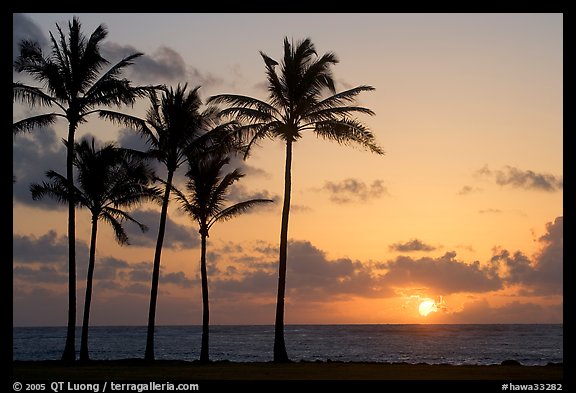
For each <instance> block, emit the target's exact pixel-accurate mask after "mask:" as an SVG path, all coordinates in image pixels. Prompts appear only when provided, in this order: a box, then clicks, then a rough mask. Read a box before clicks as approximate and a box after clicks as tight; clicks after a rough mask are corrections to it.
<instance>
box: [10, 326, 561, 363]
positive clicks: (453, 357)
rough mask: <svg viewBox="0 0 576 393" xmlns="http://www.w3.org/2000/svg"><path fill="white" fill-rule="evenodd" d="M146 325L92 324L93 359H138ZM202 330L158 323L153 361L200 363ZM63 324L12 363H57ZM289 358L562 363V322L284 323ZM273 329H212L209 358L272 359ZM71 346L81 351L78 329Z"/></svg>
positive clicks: (16, 340) (29, 339)
mask: <svg viewBox="0 0 576 393" xmlns="http://www.w3.org/2000/svg"><path fill="white" fill-rule="evenodd" d="M146 330H147V328H146V326H109V327H105V326H93V327H91V328H90V336H89V351H90V357H91V359H94V360H109V359H130V358H140V359H141V358H143V357H144V351H145V346H146ZM201 336H202V328H201V326H157V327H156V333H155V346H154V347H155V355H156V359H174V360H188V361H193V360H198V359H199V357H200V344H201ZM65 340H66V328H65V327H14V328H13V345H12V349H13V359H14V360H57V359H60V357H61V355H62V352H63V350H64V344H65ZM285 341H286V349H287V351H288V356H289V357H290V359H291V360H294V361H300V360H304V361H343V362H390V363H399V362H402V363H411V364H416V363H428V364H454V365H458V364H471V365H474V364H499V363H501V362H502V361H504V360H510V359H513V360H517V361H518V362H520V363H521V364H524V365H546V364H548V363H562V362H563V325H562V324H459V325H454V324H446V325H438V324H383V325H378V324H373V325H372V324H371V325H286V326H285ZM273 345H274V327H273V326H266V325H255V326H245V325H242V326H232V325H220V326H211V327H210V359H211V360H215V361H218V360H229V361H232V362H267V361H272V360H273ZM76 346H77V349H78V350H79V346H80V328H78V330H77V335H76Z"/></svg>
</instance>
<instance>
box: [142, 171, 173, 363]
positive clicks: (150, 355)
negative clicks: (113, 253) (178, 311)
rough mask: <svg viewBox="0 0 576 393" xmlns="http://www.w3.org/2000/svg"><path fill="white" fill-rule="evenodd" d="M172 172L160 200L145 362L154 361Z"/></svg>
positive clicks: (169, 172)
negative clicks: (159, 286) (157, 303)
mask: <svg viewBox="0 0 576 393" xmlns="http://www.w3.org/2000/svg"><path fill="white" fill-rule="evenodd" d="M173 176H174V171H171V170H168V177H167V179H166V190H165V191H164V198H163V200H162V212H161V213H160V226H159V228H158V240H157V241H156V252H155V253H154V267H153V271H152V288H151V289H150V309H149V313H148V333H147V336H146V352H145V354H144V359H145V360H154V328H155V323H156V322H155V321H156V300H157V299H158V281H159V279H160V257H161V255H162V244H163V243H164V232H165V231H166V217H167V216H168V202H170V190H171V189H172V177H173Z"/></svg>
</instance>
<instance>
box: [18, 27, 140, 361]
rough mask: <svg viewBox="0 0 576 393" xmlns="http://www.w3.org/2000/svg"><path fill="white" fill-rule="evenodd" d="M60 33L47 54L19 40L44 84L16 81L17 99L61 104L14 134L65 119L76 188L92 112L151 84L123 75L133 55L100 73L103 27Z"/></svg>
mask: <svg viewBox="0 0 576 393" xmlns="http://www.w3.org/2000/svg"><path fill="white" fill-rule="evenodd" d="M56 28H57V30H58V36H57V37H54V35H53V34H52V33H50V42H51V46H52V50H51V52H50V54H48V55H46V56H45V55H44V53H43V52H42V49H41V47H40V44H39V43H38V42H34V41H29V40H25V41H22V42H21V43H20V55H19V56H18V58H17V59H16V61H15V62H14V69H15V70H16V71H17V72H25V73H27V74H29V75H30V76H31V77H32V78H33V79H34V80H36V81H38V82H41V83H42V86H41V87H36V86H30V85H26V84H23V83H20V82H14V83H13V100H14V101H20V102H25V103H28V104H29V105H30V106H31V107H35V106H42V107H56V108H57V109H56V111H55V112H51V113H45V114H40V115H36V116H32V117H29V118H26V119H23V120H20V121H18V122H16V123H14V125H13V127H12V129H13V133H14V134H18V133H21V132H24V131H31V130H32V129H34V128H37V127H43V126H47V125H50V124H53V123H54V122H56V120H57V119H58V118H64V119H66V121H67V122H68V137H67V139H66V140H67V142H68V144H67V152H66V179H68V187H69V188H70V189H73V188H74V180H73V179H74V176H73V164H72V161H73V157H74V134H75V132H76V129H77V128H78V125H79V124H81V123H83V122H86V121H87V116H88V115H90V114H92V113H98V112H99V108H100V107H109V106H117V107H121V106H122V105H133V104H134V102H135V100H136V98H137V97H139V96H143V95H145V94H148V93H147V92H148V91H149V90H150V87H134V86H132V85H131V84H130V81H128V80H126V79H119V78H118V77H119V75H120V73H121V72H122V70H123V69H124V68H125V67H127V66H129V65H131V64H132V60H134V59H136V58H137V57H139V56H141V55H142V54H141V53H134V54H132V55H130V56H127V57H125V58H123V59H122V60H121V61H119V62H118V63H116V64H114V65H113V66H111V67H110V68H109V69H108V70H107V71H106V72H103V73H101V71H102V70H103V68H104V67H105V66H107V65H108V64H109V62H108V61H107V60H106V59H104V58H103V57H102V56H101V55H100V43H101V41H102V40H103V39H104V38H106V36H107V35H108V30H107V29H106V27H105V26H104V25H100V26H98V27H97V28H96V29H95V30H94V32H93V33H92V34H91V35H90V37H86V36H85V35H84V34H83V33H82V31H81V25H80V21H79V19H78V18H77V17H74V18H73V20H72V21H71V22H69V23H68V29H69V33H68V37H66V35H65V34H64V32H63V31H62V29H61V28H60V26H58V25H56ZM74 214H75V213H74V195H73V194H72V195H71V198H70V200H69V203H68V269H69V272H68V330H67V334H66V345H65V348H64V353H63V355H62V360H66V361H73V360H75V358H76V353H75V343H74V342H75V328H76V257H75V255H76V253H75V242H76V228H75V225H76V224H75V215H74Z"/></svg>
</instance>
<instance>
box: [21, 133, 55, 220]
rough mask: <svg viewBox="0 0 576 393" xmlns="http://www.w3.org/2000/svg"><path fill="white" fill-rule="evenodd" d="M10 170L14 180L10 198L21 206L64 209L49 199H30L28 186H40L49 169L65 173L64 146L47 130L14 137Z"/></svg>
mask: <svg viewBox="0 0 576 393" xmlns="http://www.w3.org/2000/svg"><path fill="white" fill-rule="evenodd" d="M12 152H13V160H12V170H13V173H14V176H15V178H16V182H15V183H14V185H13V189H12V195H13V198H14V199H15V200H16V201H18V202H20V203H23V204H26V205H31V206H35V207H40V208H49V209H51V210H52V209H54V208H57V209H58V208H59V209H62V210H64V209H65V208H66V206H65V205H63V204H58V203H57V202H55V201H54V200H52V199H50V198H43V199H40V200H37V201H34V200H32V195H31V194H30V184H32V183H42V181H45V180H46V177H45V174H46V171H47V170H49V169H52V170H55V171H56V172H58V173H62V174H63V173H66V147H65V146H64V144H63V143H62V140H61V139H60V138H58V137H57V136H56V131H54V129H53V128H51V127H45V128H41V129H38V130H34V132H33V133H29V134H21V135H17V136H15V137H14V142H13V144H12Z"/></svg>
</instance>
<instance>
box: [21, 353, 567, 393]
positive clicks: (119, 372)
mask: <svg viewBox="0 0 576 393" xmlns="http://www.w3.org/2000/svg"><path fill="white" fill-rule="evenodd" d="M12 366H13V367H12V368H13V374H12V375H13V381H22V382H29V381H73V380H77V381H78V380H84V381H87V380H89V381H141V382H149V381H158V382H161V381H222V380H230V381H246V380H250V381H256V380H267V381H273V380H275V381H288V380H301V381H302V380H306V381H311V380H317V381H334V380H366V381H367V380H396V381H398V380H400V381H402V380H412V381H413V380H493V381H496V380H498V381H506V382H513V381H532V382H546V381H548V382H556V383H561V382H562V380H563V366H562V364H551V365H547V366H523V365H514V364H512V365H488V366H480V365H478V366H474V365H472V366H470V365H458V366H453V365H437V364H435V365H430V364H404V363H355V362H293V363H286V364H277V363H273V362H254V363H250V362H246V363H238V362H226V361H225V362H211V363H209V364H200V363H198V362H185V361H158V360H157V361H154V362H145V361H143V360H137V359H134V360H108V361H91V362H89V363H87V364H74V365H69V364H64V363H62V362H60V361H41V362H32V361H31V362H24V361H14V362H13V363H12ZM554 390H557V389H554Z"/></svg>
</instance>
